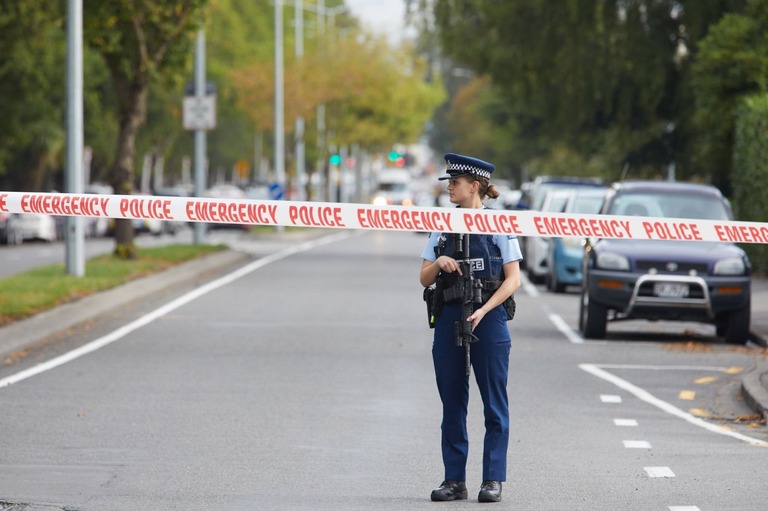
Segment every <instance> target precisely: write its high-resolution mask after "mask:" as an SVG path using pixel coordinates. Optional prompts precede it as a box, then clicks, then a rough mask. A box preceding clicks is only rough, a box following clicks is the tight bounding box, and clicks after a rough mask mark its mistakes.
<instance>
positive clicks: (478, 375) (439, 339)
mask: <svg viewBox="0 0 768 511" xmlns="http://www.w3.org/2000/svg"><path fill="white" fill-rule="evenodd" d="M445 158H446V163H447V171H448V173H449V175H447V176H444V177H442V178H440V179H450V178H452V177H458V176H461V175H464V174H467V173H471V174H477V175H481V176H483V177H490V174H491V173H492V172H493V170H494V167H493V165H491V164H490V163H487V162H483V161H482V160H477V159H474V158H469V157H465V156H461V155H456V154H448V155H446V157H445ZM457 243H458V241H457V240H456V235H454V234H451V233H431V234H430V236H429V239H428V241H427V244H426V247H425V248H424V251H423V252H422V254H421V258H422V259H424V260H427V261H429V262H434V261H435V260H437V258H438V257H439V256H440V255H447V256H453V255H454V254H455V253H456V252H457V251H460V249H461V247H460V246H456V245H457ZM469 244H470V250H469V254H470V258H471V259H472V260H475V261H474V262H473V268H475V271H474V275H475V277H476V278H479V279H481V280H482V281H483V282H484V284H485V285H486V289H487V291H486V292H484V293H483V294H484V296H483V303H485V301H487V299H488V298H489V297H490V295H492V294H493V291H494V290H495V288H494V286H493V282H496V283H497V284H496V287H498V282H501V281H503V280H504V270H503V265H504V264H506V263H509V262H513V261H520V260H522V254H521V252H520V246H519V244H518V242H517V238H516V237H515V236H507V235H470V236H469ZM479 260H482V262H480V261H479ZM441 278H442V279H444V281H443V282H442V284H443V286H442V287H444V286H446V285H447V286H450V282H451V280H450V279H452V278H457V277H456V275H455V274H450V273H442V272H441V273H440V274H439V275H438V280H439V279H441ZM489 283H490V285H489ZM440 287H441V286H440V284H439V285H438V289H440ZM481 305H482V304H476V305H475V309H477V308H479V307H480V306H481ZM460 318H461V304H460V303H444V304H442V308H441V310H440V311H439V315H438V316H437V317H436V318H435V323H434V328H435V333H434V342H433V344H432V359H433V362H434V367H435V377H436V380H437V388H438V391H439V394H440V399H441V401H442V403H443V421H442V454H443V464H444V466H445V480H446V482H449V481H454V482H457V481H458V482H461V486H462V487H463V485H464V483H463V482H464V481H466V462H467V455H468V450H469V439H468V435H467V405H468V402H469V377H468V376H467V375H466V372H465V350H464V348H463V347H462V346H457V345H456V342H455V341H456V333H455V330H454V323H456V322H457V321H460ZM507 320H508V315H507V311H506V310H505V308H504V306H503V305H499V306H497V307H496V308H494V309H493V310H491V311H489V312H488V313H487V314H486V315H485V316H484V317H483V319H482V320H481V321H480V323H479V324H478V325H477V327H476V328H475V330H474V332H473V333H474V334H475V335H476V336H477V337H478V338H479V341H478V342H474V343H472V344H471V345H470V362H471V366H472V368H473V371H474V373H475V380H476V382H477V386H478V390H479V392H480V395H481V397H482V399H483V405H484V415H485V440H484V446H483V481H498V482H501V481H505V480H506V470H507V446H508V443H509V402H508V398H507V374H508V368H509V352H510V334H509V329H508V328H507ZM444 484H445V483H444ZM440 489H442V486H441V488H440ZM440 489H438V490H440ZM438 490H435V491H438ZM500 491H501V489H500V485H499V498H500ZM481 494H482V491H481ZM456 498H466V489H464V493H463V496H460V497H456ZM432 499H433V500H453V499H452V498H451V499H443V498H442V497H441V498H435V492H433V495H432Z"/></svg>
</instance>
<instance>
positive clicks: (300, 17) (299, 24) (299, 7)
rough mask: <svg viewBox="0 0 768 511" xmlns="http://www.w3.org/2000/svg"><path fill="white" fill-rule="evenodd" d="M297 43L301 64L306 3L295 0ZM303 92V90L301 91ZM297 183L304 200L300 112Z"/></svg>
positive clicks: (302, 134) (299, 194) (299, 196)
mask: <svg viewBox="0 0 768 511" xmlns="http://www.w3.org/2000/svg"><path fill="white" fill-rule="evenodd" d="M294 7H295V11H296V13H295V18H296V24H295V40H296V41H295V43H296V62H301V59H302V57H303V56H304V2H303V0H295V4H294ZM299 90H301V89H299ZM300 103H301V102H300ZM295 132H296V181H297V182H298V186H297V190H298V194H297V198H298V199H299V200H304V175H305V174H306V162H305V156H304V150H305V148H304V117H303V116H302V115H301V112H299V115H298V117H296V131H295Z"/></svg>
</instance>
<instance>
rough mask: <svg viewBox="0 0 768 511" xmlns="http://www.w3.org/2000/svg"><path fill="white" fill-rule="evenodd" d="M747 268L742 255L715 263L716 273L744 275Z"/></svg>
mask: <svg viewBox="0 0 768 511" xmlns="http://www.w3.org/2000/svg"><path fill="white" fill-rule="evenodd" d="M746 270H747V268H746V266H744V260H743V259H741V258H740V257H729V258H727V259H720V260H719V261H718V262H716V263H715V268H714V273H715V275H744V272H746Z"/></svg>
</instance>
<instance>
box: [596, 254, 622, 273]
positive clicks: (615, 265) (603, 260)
mask: <svg viewBox="0 0 768 511" xmlns="http://www.w3.org/2000/svg"><path fill="white" fill-rule="evenodd" d="M596 262H597V267H598V268H600V269H602V270H620V271H629V259H627V258H626V257H624V256H623V255H619V254H614V253H612V252H604V253H598V254H597V261H596Z"/></svg>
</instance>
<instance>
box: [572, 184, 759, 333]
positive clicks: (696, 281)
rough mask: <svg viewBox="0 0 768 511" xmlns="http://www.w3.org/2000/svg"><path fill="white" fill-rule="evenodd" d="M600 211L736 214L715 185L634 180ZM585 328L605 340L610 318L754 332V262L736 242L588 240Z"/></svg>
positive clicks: (610, 195) (612, 193)
mask: <svg viewBox="0 0 768 511" xmlns="http://www.w3.org/2000/svg"><path fill="white" fill-rule="evenodd" d="M601 213H606V214H611V215H625V216H631V215H636V216H643V217H662V218H693V219H704V220H733V213H732V210H731V206H730V203H729V202H728V200H727V199H726V198H725V197H723V195H722V194H721V193H720V191H719V190H718V189H717V188H715V187H713V186H709V185H704V184H695V183H681V182H657V181H635V182H623V183H617V184H614V185H613V187H612V188H611V189H610V190H609V191H608V192H607V194H606V198H605V202H604V203H603V207H602V209H601ZM582 272H583V275H582V286H581V299H580V301H579V330H581V333H582V335H583V336H584V337H585V338H588V339H602V338H604V337H605V335H606V325H607V323H608V321H620V320H624V319H645V320H654V321H655V320H664V321H696V322H702V323H709V324H713V325H714V326H715V331H716V334H717V335H718V336H721V337H723V338H724V340H725V342H727V343H734V344H735V343H738V344H743V343H745V342H746V341H747V340H748V338H749V326H750V325H749V323H750V305H751V274H752V267H751V264H750V261H749V259H748V258H747V255H746V254H745V252H744V250H742V249H741V248H740V247H738V246H737V245H735V244H733V243H726V242H705V241H658V240H633V239H607V238H601V239H589V240H588V243H587V244H586V246H585V250H584V257H583V259H582Z"/></svg>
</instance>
